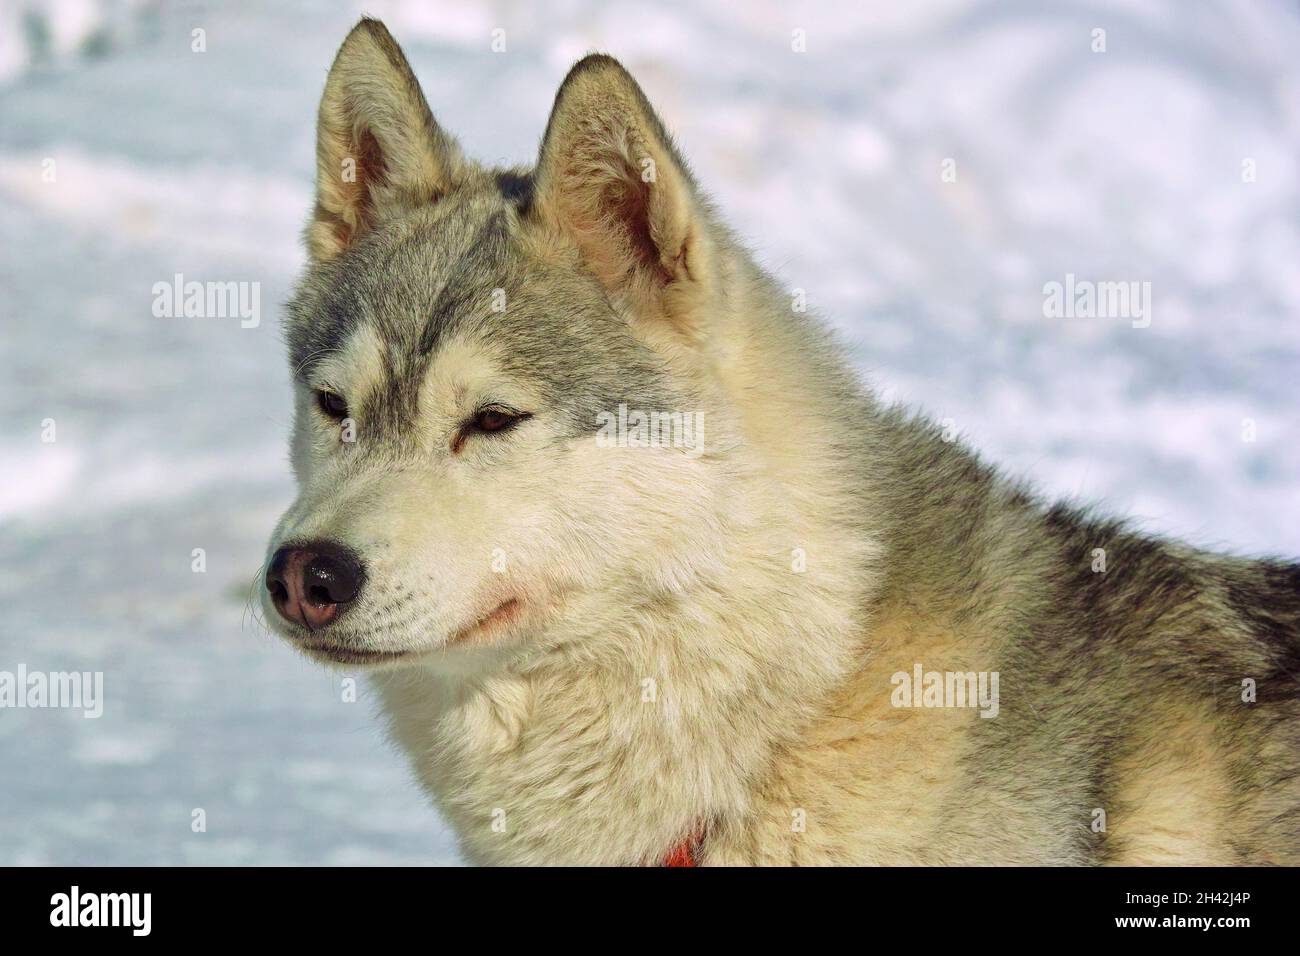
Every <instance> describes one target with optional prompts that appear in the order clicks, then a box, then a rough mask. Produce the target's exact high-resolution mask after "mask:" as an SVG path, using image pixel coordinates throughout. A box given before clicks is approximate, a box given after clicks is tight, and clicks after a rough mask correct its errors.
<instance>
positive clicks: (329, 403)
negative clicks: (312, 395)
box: [316, 389, 348, 421]
mask: <svg viewBox="0 0 1300 956" xmlns="http://www.w3.org/2000/svg"><path fill="white" fill-rule="evenodd" d="M316 404H317V405H318V406H319V407H320V410H321V411H322V412H324V413H325V414H326V415H328V416H329V417H330V418H334V419H338V420H339V421H342V420H343V419H345V418H347V417H348V403H347V402H346V401H345V400H344V398H343V396H342V395H339V394H337V393H335V392H327V391H324V390H323V389H322V390H320V391H317V392H316Z"/></svg>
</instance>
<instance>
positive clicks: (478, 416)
mask: <svg viewBox="0 0 1300 956" xmlns="http://www.w3.org/2000/svg"><path fill="white" fill-rule="evenodd" d="M532 417H533V416H532V414H531V413H529V412H517V411H515V410H514V409H512V408H503V407H502V406H500V405H484V406H483V407H482V408H480V409H479V410H478V411H476V412H475V413H474V415H473V417H471V418H470V419H469V420H468V421H466V422H465V424H463V425H461V427H460V431H458V432H457V433H456V437H455V438H454V439H453V440H452V443H451V451H452V454H459V453H460V450H461V448H463V447H464V446H465V442H466V440H467V439H468V438H469V436H470V435H473V434H477V433H483V434H492V433H493V432H503V431H507V430H509V429H511V428H514V427H515V426H516V425H518V424H519V423H520V422H522V421H523V420H524V419H525V418H532Z"/></svg>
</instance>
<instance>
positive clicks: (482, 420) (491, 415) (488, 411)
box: [474, 406, 525, 432]
mask: <svg viewBox="0 0 1300 956" xmlns="http://www.w3.org/2000/svg"><path fill="white" fill-rule="evenodd" d="M524 417H525V416H523V415H520V414H517V413H515V412H510V411H507V410H506V409H504V408H498V407H496V406H489V407H488V408H480V409H479V410H478V411H477V412H475V413H474V427H475V428H476V429H478V430H479V431H481V432H499V431H502V430H503V429H506V428H509V427H510V426H511V425H514V424H517V423H518V422H519V421H520V420H521V419H523V418H524Z"/></svg>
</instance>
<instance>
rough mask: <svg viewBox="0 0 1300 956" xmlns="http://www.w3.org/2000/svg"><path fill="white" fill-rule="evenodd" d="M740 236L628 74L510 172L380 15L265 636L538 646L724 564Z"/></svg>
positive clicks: (316, 643) (319, 240)
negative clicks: (483, 159) (726, 383)
mask: <svg viewBox="0 0 1300 956" xmlns="http://www.w3.org/2000/svg"><path fill="white" fill-rule="evenodd" d="M715 235H716V233H715V232H714V230H713V229H712V228H711V227H710V225H709V223H708V221H707V210H706V209H705V207H704V205H703V203H702V202H701V200H700V199H699V198H698V196H697V193H696V190H695V187H694V185H693V183H692V181H691V178H690V176H689V174H688V172H687V171H686V168H685V166H684V164H683V163H682V162H681V161H680V159H679V158H678V156H677V154H676V152H675V150H674V147H673V145H672V143H671V141H670V140H669V138H668V136H667V135H666V134H665V132H664V130H663V127H662V126H661V124H660V122H659V120H658V119H657V118H656V117H655V114H654V112H653V110H652V109H651V107H650V106H649V104H648V103H647V102H646V100H645V97H644V96H643V95H642V93H641V91H640V89H639V88H638V86H637V85H636V83H635V81H633V79H632V78H631V77H630V76H629V75H628V73H627V72H626V71H625V70H624V69H623V68H622V67H621V66H620V65H619V64H618V63H617V62H616V61H614V60H612V59H610V58H608V57H604V56H589V57H587V58H586V59H584V60H583V61H581V62H580V63H579V64H578V65H577V66H576V67H574V69H573V70H572V71H571V72H570V74H569V76H568V78H567V79H566V80H565V81H564V83H563V85H562V86H561V88H560V91H559V93H558V95H557V97H556V101H555V106H554V109H553V112H552V115H551V117H550V121H549V123H548V126H547V129H546V133H545V135H544V137H543V141H542V145H541V149H540V154H539V158H538V161H537V165H536V167H535V169H533V170H518V169H512V170H495V169H488V168H485V167H483V166H480V165H478V164H476V163H474V162H472V161H470V160H468V159H466V158H465V156H464V155H463V154H462V152H461V150H460V148H459V146H458V145H457V144H456V142H455V141H454V140H453V139H452V138H451V137H450V136H449V135H448V134H447V133H446V132H444V131H443V130H442V129H441V128H440V127H439V126H438V124H437V123H436V122H435V120H434V118H433V116H432V114H431V113H430V111H429V108H428V106H427V104H426V103H425V99H424V96H423V94H422V92H421V90H420V87H419V85H418V83H417V82H416V80H415V77H414V75H413V73H412V71H411V68H410V66H409V65H408V63H407V61H406V59H405V57H404V56H403V54H402V52H401V50H400V49H399V48H398V46H397V44H396V43H395V42H394V40H393V38H392V37H391V36H390V35H389V33H388V31H387V30H386V29H385V28H384V27H383V25H382V24H380V23H378V22H375V21H372V20H363V21H362V22H361V23H360V24H358V25H357V27H356V28H354V29H353V31H352V32H351V33H350V34H349V36H348V37H347V39H346V40H345V42H344V44H343V46H342V48H341V49H340V51H339V53H338V56H337V58H336V60H335V62H334V65H333V67H332V68H331V70H330V74H329V77H328V79H327V81H326V86H325V91H324V95H323V97H322V100H321V104H320V112H319V117H318V148H317V181H316V201H315V208H314V211H313V213H312V215H311V217H310V221H309V223H308V226H307V234H306V238H307V247H308V253H309V263H308V266H307V270H306V274H305V276H304V278H303V280H302V281H301V283H300V285H299V288H298V291H297V292H296V294H295V296H294V298H293V300H292V302H291V304H290V307H289V310H288V317H287V340H288V346H289V353H290V363H291V369H292V377H293V386H294V393H295V408H294V426H293V440H292V460H293V467H294V472H295V475H296V478H297V481H298V485H299V495H298V498H297V500H296V501H295V502H294V504H293V505H292V507H291V508H290V509H289V510H288V512H287V513H286V514H285V515H284V517H283V518H282V519H281V521H280V523H279V525H278V527H277V528H276V531H275V533H274V535H273V536H272V539H271V543H270V547H269V550H268V567H267V572H266V576H265V584H266V588H265V590H264V593H263V602H264V607H265V610H266V616H267V619H268V620H270V621H273V622H275V624H276V626H277V628H278V629H279V630H280V631H281V633H283V634H284V635H285V636H286V637H287V638H289V639H290V640H291V641H293V642H294V643H296V644H297V645H298V646H300V647H301V648H303V649H304V650H306V651H307V652H309V653H311V654H313V655H314V656H317V657H319V658H322V659H324V660H328V661H334V662H344V663H351V664H356V663H375V664H387V663H393V662H399V661H402V662H405V661H414V660H419V659H428V658H430V657H437V656H438V655H439V654H446V653H447V652H448V651H449V649H451V648H464V649H473V648H498V649H499V648H509V647H516V646H521V645H526V644H527V642H528V641H529V640H530V639H538V638H540V636H542V635H545V634H547V633H555V632H558V631H562V630H563V628H561V627H559V624H560V623H562V622H564V621H566V620H573V619H576V617H575V616H576V615H577V614H578V609H580V608H582V609H584V610H583V612H582V613H583V615H585V616H586V617H587V618H588V619H589V620H594V619H595V618H593V617H592V615H593V613H594V612H593V608H596V607H597V605H598V602H596V601H595V598H594V597H593V596H594V595H597V594H600V595H601V598H600V601H603V602H605V603H606V604H607V603H608V602H610V601H613V602H618V601H619V600H620V598H619V597H618V596H617V595H615V594H612V593H611V588H610V582H612V581H618V582H635V585H636V587H638V588H640V589H642V592H641V593H642V595H643V596H653V595H656V594H662V593H663V592H665V591H667V592H671V591H673V590H675V589H679V588H682V587H686V586H687V585H688V583H689V582H690V581H691V580H693V579H694V578H695V577H696V576H698V575H699V574H701V573H703V572H704V571H705V570H706V569H705V568H704V567H703V565H705V564H707V563H708V562H709V561H710V560H712V559H713V557H711V556H716V555H715V552H716V548H715V547H714V546H713V545H711V544H710V541H709V540H708V539H709V536H710V530H709V529H710V528H711V527H712V526H713V525H715V524H716V514H717V512H718V509H719V508H720V507H721V504H720V502H721V499H723V498H725V494H724V490H723V482H722V480H721V475H722V473H723V472H724V471H725V465H724V464H723V462H724V459H723V457H722V456H721V455H719V454H716V453H715V452H714V446H715V444H716V443H718V442H719V441H720V440H721V439H720V435H721V434H723V433H724V432H725V430H726V422H725V417H726V416H725V414H724V413H723V412H721V411H716V412H715V410H714V406H712V405H711V406H710V416H712V417H711V418H710V419H709V420H708V421H707V422H705V421H704V420H703V418H702V414H701V410H702V406H703V403H704V401H705V400H706V399H707V393H708V390H709V386H708V384H707V381H708V376H707V375H706V374H704V373H703V372H702V371H701V370H702V369H703V368H704V367H705V366H706V365H707V363H706V362H705V361H704V360H703V359H702V358H701V351H700V348H699V343H700V339H701V334H702V330H701V321H702V320H701V316H703V315H705V314H706V313H707V312H708V311H709V302H710V301H711V298H712V297H715V296H716V295H717V291H716V289H715V288H714V283H713V281H712V276H713V273H714V271H715V269H714V266H713V263H712V257H713V255H714V251H713V250H714V248H715ZM715 419H722V420H716V421H715ZM705 424H708V425H709V426H710V434H709V439H710V443H709V444H706V443H705V441H704V439H705V434H704V425H705ZM714 426H716V428H715V427H714ZM598 617H599V614H598V613H596V618H598ZM471 653H472V651H471Z"/></svg>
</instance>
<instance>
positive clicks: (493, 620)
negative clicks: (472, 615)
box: [447, 597, 523, 645]
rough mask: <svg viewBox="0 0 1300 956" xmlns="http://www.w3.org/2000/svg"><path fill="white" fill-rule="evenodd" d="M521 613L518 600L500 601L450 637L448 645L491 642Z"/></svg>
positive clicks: (521, 609)
mask: <svg viewBox="0 0 1300 956" xmlns="http://www.w3.org/2000/svg"><path fill="white" fill-rule="evenodd" d="M522 613H523V605H522V604H521V603H520V602H519V598H513V597H512V598H510V599H508V600H506V601H502V602H501V603H500V604H498V605H497V606H496V607H495V608H493V609H492V610H491V611H489V612H488V613H487V614H485V615H483V616H482V617H481V618H479V619H478V620H477V621H475V622H474V623H473V624H471V625H469V626H468V627H463V628H461V629H460V630H459V631H457V632H456V633H455V634H453V635H452V636H451V640H449V641H448V642H447V643H448V644H449V645H471V644H481V643H485V642H487V641H489V640H491V639H492V638H493V637H494V636H495V635H497V634H498V633H500V632H501V631H503V630H504V629H505V628H507V627H509V626H510V624H511V623H512V622H514V621H515V620H517V619H518V618H519V616H520V615H521V614H522Z"/></svg>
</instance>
